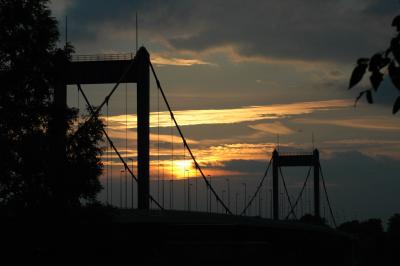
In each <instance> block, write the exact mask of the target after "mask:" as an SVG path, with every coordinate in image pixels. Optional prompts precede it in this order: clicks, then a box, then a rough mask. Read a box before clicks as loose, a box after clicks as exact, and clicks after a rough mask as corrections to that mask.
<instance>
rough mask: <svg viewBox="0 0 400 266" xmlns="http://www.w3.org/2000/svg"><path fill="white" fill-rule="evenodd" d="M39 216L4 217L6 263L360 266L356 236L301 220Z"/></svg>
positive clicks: (126, 213) (175, 214)
mask: <svg viewBox="0 0 400 266" xmlns="http://www.w3.org/2000/svg"><path fill="white" fill-rule="evenodd" d="M35 215H36V214H34V215H33V216H30V217H26V218H22V219H21V218H19V219H9V218H7V219H2V225H3V226H1V229H0V233H1V235H2V243H3V244H2V249H1V251H2V254H3V255H2V257H1V258H2V259H0V261H10V260H11V261H14V262H15V264H8V265H23V264H26V262H29V263H28V264H26V265H69V266H71V265H96V266H98V265H107V266H110V265H112V266H116V265H219V266H220V265H274V266H276V265H291V266H293V265H295V266H297V265H307V266H309V265H316V266H329V265H340V266H343V265H352V264H351V262H352V259H353V255H354V254H353V250H352V247H353V239H352V238H351V237H350V236H349V235H346V234H343V233H340V232H338V231H336V230H333V229H330V228H327V227H322V226H314V225H306V224H300V223H298V222H288V221H273V220H266V219H261V218H255V217H239V216H231V215H223V214H209V213H194V212H190V213H189V212H182V211H154V210H152V211H144V210H141V211H139V210H118V209H107V211H104V208H103V209H102V208H100V209H99V210H96V209H95V210H84V211H82V212H81V213H73V214H69V215H68V218H65V217H67V216H65V215H64V214H63V215H62V216H57V215H54V213H50V215H48V216H46V218H43V217H40V218H35V217H39V216H37V215H36V216H35ZM60 217H62V218H60ZM7 220H9V221H8V222H7Z"/></svg>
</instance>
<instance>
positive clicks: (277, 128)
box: [249, 122, 294, 135]
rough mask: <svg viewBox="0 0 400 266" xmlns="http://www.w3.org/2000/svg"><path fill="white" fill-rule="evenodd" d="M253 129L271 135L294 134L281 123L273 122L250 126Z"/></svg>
mask: <svg viewBox="0 0 400 266" xmlns="http://www.w3.org/2000/svg"><path fill="white" fill-rule="evenodd" d="M249 127H250V128H252V129H256V130H259V131H263V132H267V133H271V134H275V135H276V134H279V135H289V134H292V133H294V130H292V129H290V128H288V127H287V126H285V125H284V124H282V123H281V122H273V123H263V124H256V125H250V126H249Z"/></svg>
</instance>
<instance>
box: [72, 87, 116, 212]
mask: <svg viewBox="0 0 400 266" xmlns="http://www.w3.org/2000/svg"><path fill="white" fill-rule="evenodd" d="M78 90H79V89H78ZM106 127H107V129H106V131H107V134H108V104H107V105H106ZM108 147H109V145H108V143H107V147H106V162H107V164H106V193H107V197H106V198H107V205H108V204H109V201H108V195H109V191H108V183H109V176H108V170H109V168H110V167H109V165H108V164H109V154H108Z"/></svg>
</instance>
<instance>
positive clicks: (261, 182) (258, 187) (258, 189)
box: [240, 158, 272, 215]
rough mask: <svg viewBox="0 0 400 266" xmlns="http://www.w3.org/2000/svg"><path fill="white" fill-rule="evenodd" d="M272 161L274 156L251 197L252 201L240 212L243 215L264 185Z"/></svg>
mask: <svg viewBox="0 0 400 266" xmlns="http://www.w3.org/2000/svg"><path fill="white" fill-rule="evenodd" d="M271 162H272V158H271V159H270V160H269V163H268V166H267V169H266V170H265V172H264V176H263V177H262V178H261V181H260V183H259V184H258V186H257V189H256V192H255V193H254V194H253V196H252V197H251V199H250V201H249V202H248V203H247V205H246V207H245V208H244V209H243V211H242V212H241V213H240V215H243V214H245V213H246V211H247V209H248V208H249V207H250V205H251V204H252V203H253V200H254V199H255V198H256V196H257V194H258V192H259V191H260V189H261V187H262V185H263V183H264V180H265V178H266V177H267V175H268V171H269V168H270V167H271Z"/></svg>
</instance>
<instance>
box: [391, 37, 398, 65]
mask: <svg viewBox="0 0 400 266" xmlns="http://www.w3.org/2000/svg"><path fill="white" fill-rule="evenodd" d="M399 41H400V40H399V36H397V37H395V38H393V39H392V40H391V42H390V50H391V51H392V54H393V55H394V57H395V58H396V60H397V62H400V44H399Z"/></svg>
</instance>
